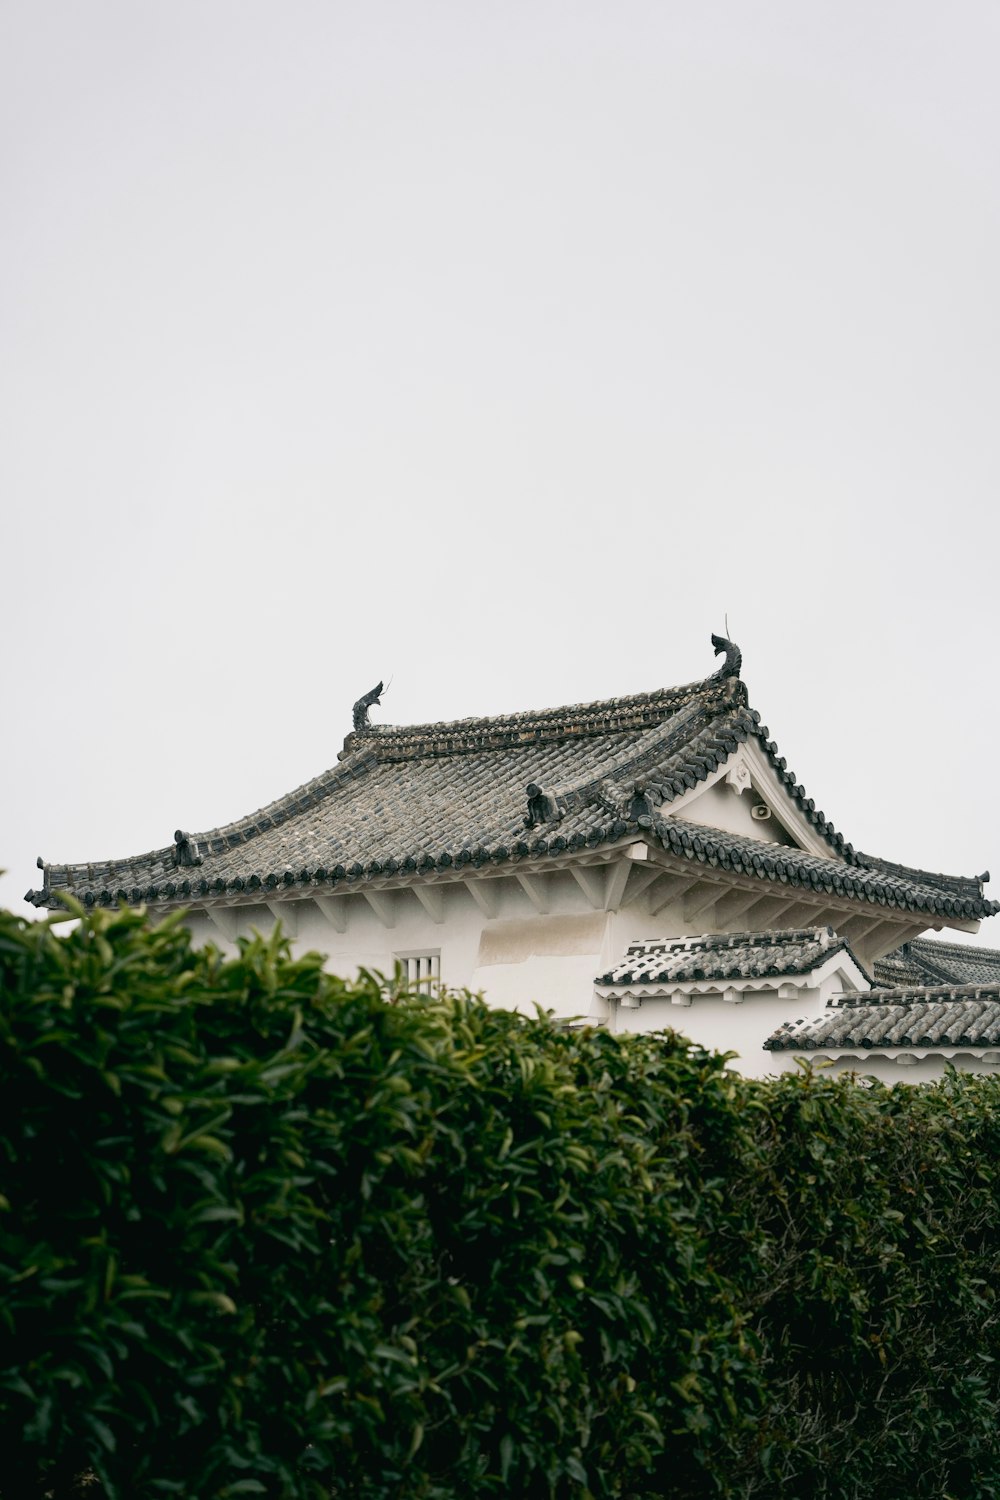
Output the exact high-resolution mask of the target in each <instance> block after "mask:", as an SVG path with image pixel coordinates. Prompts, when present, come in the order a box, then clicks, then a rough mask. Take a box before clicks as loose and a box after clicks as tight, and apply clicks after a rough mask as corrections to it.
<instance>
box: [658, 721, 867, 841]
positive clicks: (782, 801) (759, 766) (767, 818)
mask: <svg viewBox="0 0 1000 1500" xmlns="http://www.w3.org/2000/svg"><path fill="white" fill-rule="evenodd" d="M661 812H662V816H663V817H665V818H668V819H669V818H682V819H683V820H684V821H685V822H688V823H700V824H702V826H703V827H705V828H715V829H718V830H720V831H721V832H723V833H735V834H739V835H740V836H741V837H743V838H752V839H756V840H757V841H758V843H761V844H783V845H785V846H786V847H788V848H792V849H801V850H803V851H804V852H805V853H807V854H817V855H820V856H821V857H822V858H824V859H831V858H833V859H838V860H843V855H842V854H841V853H840V851H839V850H835V849H832V848H831V846H830V845H829V844H828V843H827V842H826V840H825V839H824V838H822V837H821V835H820V834H819V833H817V831H816V829H815V828H814V827H813V825H812V824H811V823H810V822H809V821H808V819H807V818H806V817H805V816H804V814H803V812H802V809H801V808H800V807H799V806H798V804H797V803H796V802H795V800H794V799H793V798H792V797H791V796H790V795H789V792H788V789H787V787H786V786H785V785H784V783H783V782H782V780H781V778H780V777H779V776H778V774H777V772H776V771H775V769H774V767H773V766H772V765H771V763H770V761H769V760H768V758H767V757H766V756H765V755H764V753H763V752H762V750H761V749H760V747H759V746H758V745H757V744H756V742H755V741H753V740H748V741H746V742H745V743H743V744H741V745H739V746H738V747H737V749H736V750H735V751H734V752H733V754H732V755H730V756H729V758H728V759H727V760H725V761H723V763H722V764H721V765H720V766H718V767H717V769H716V770H715V771H714V772H713V773H712V775H710V776H708V777H707V778H706V779H705V781H703V782H701V783H699V785H698V786H696V787H693V788H692V789H691V790H690V791H689V792H687V793H686V794H685V795H684V796H683V797H678V798H676V799H675V800H674V801H673V802H671V803H669V804H667V805H665V806H664V807H663V808H662V809H661ZM845 862H846V861H845Z"/></svg>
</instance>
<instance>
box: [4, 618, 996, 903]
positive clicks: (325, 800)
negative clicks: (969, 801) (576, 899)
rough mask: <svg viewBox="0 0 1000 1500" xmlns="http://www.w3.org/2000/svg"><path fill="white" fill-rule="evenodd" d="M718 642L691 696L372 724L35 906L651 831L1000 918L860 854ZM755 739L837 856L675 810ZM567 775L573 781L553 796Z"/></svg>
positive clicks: (718, 860) (67, 869)
mask: <svg viewBox="0 0 1000 1500" xmlns="http://www.w3.org/2000/svg"><path fill="white" fill-rule="evenodd" d="M713 643H715V644H716V647H717V650H719V651H722V650H723V649H725V650H726V664H725V665H724V666H723V667H722V668H720V669H719V671H718V672H716V673H714V674H713V675H712V676H711V677H709V678H706V679H705V680H704V681H702V682H698V683H691V684H689V685H687V686H684V687H679V688H667V689H660V690H658V691H655V692H650V693H640V694H637V695H635V696H633V697H627V698H616V699H610V700H607V701H604V702H599V703H590V704H580V705H572V706H570V707H568V708H562V709H549V710H545V711H542V712H527V713H522V714H514V715H509V716H505V717H500V718H486V719H466V720H459V721H456V722H453V723H443V724H429V725H419V726H372V725H369V724H367V723H364V724H363V725H362V727H361V728H359V729H356V730H355V732H354V733H352V734H350V735H349V736H348V738H347V740H346V742H345V747H344V751H343V752H342V756H341V759H340V761H339V763H338V764H337V765H336V766H334V767H333V768H331V769H330V770H328V771H326V772H324V773H323V774H322V775H321V776H319V777H317V778H315V779H314V780H313V781H311V782H308V783H307V784H306V785H304V786H302V787H300V788H298V789H297V790H296V791H294V792H291V793H289V794H288V795H287V796H285V797H283V798H280V799H279V800H278V801H277V802H274V803H271V804H270V805H269V806H268V807H265V808H263V809H261V810H260V811H259V812H256V813H254V814H251V815H250V816H249V817H247V818H243V819H241V820H238V821H237V822H235V823H232V824H229V825H227V826H226V827H223V828H217V829H213V830H211V831H210V832H208V833H205V834H200V835H192V834H186V833H183V832H182V831H180V830H178V832H177V833H176V835H175V840H174V843H173V844H172V845H168V846H167V847H165V848H163V849H159V850H154V851H152V852H151V853H149V854H144V855H139V856H134V857H131V858H128V859H124V860H120V861H105V862H101V863H96V864H82V865H54V864H52V865H49V864H45V862H44V861H42V860H39V866H40V867H41V868H42V869H43V870H44V872H45V882H44V887H43V889H41V890H38V891H35V890H31V891H28V892H27V895H26V900H28V901H29V902H31V903H32V904H34V905H36V906H53V905H57V904H58V903H59V900H60V894H61V892H63V891H65V892H68V893H70V894H72V895H74V896H75V897H76V898H77V899H79V900H81V901H83V903H84V904H85V905H88V906H92V905H103V906H111V905H114V904H116V903H117V902H119V901H130V902H133V903H138V902H151V903H154V904H168V903H179V902H184V901H189V900H191V901H198V900H199V899H202V900H213V901H217V900H223V901H236V902H239V901H241V900H243V901H245V900H247V899H248V898H250V899H252V898H253V896H254V894H255V893H258V892H259V893H260V898H261V899H266V898H267V896H268V894H269V893H275V892H277V893H281V892H286V891H287V892H288V893H289V894H290V893H291V892H292V891H293V890H294V891H295V892H296V894H297V893H298V891H299V890H302V889H308V888H312V887H318V888H321V889H325V890H329V889H332V888H338V887H340V888H347V889H350V888H352V887H353V888H356V887H357V886H358V885H359V884H360V883H361V882H364V881H369V880H378V881H380V882H384V881H386V880H387V879H388V880H390V881H392V880H406V879H409V878H413V877H417V878H419V877H421V876H424V877H426V876H429V875H440V874H442V873H448V872H452V871H453V872H456V873H459V872H462V871H465V870H468V871H470V872H471V871H473V870H478V869H482V868H484V867H486V866H491V867H494V868H495V867H502V866H503V865H504V864H506V863H508V862H518V861H521V860H532V861H535V860H539V859H542V858H545V857H547V856H560V855H566V854H572V853H574V852H580V851H585V850H594V849H598V848H600V847H601V846H603V845H608V844H614V843H617V842H620V841H623V840H627V839H630V838H635V837H639V838H643V837H645V838H647V839H650V838H652V839H655V840H656V841H657V842H658V843H659V844H660V845H661V847H662V848H663V849H664V850H666V851H667V852H668V853H670V854H671V855H674V856H675V857H678V858H681V859H684V860H690V861H692V862H698V863H701V864H703V865H706V866H709V867H713V868H718V869H722V870H729V871H732V872H733V873H735V874H738V875H742V876H751V877H754V878H758V879H763V880H767V881H771V882H780V883H782V884H792V885H796V886H801V887H807V888H813V889H816V890H821V891H824V892H825V893H827V894H831V895H839V896H844V897H847V898H848V899H855V900H862V901H866V902H869V903H872V904H877V905H881V906H887V907H895V908H901V909H904V910H910V911H916V912H921V913H926V914H927V915H929V916H945V917H958V918H959V919H962V918H966V919H975V918H981V917H986V916H991V915H993V914H994V913H995V912H997V911H1000V903H997V902H994V901H990V900H988V899H987V898H986V897H985V896H984V893H983V882H984V881H985V880H987V879H988V878H989V876H988V873H987V874H984V875H982V876H977V877H971V878H966V877H961V876H948V875H938V874H932V873H930V872H928V871H923V870H917V869H912V868H909V867H907V866H903V865H898V864H893V863H891V862H890V861H888V860H882V859H878V858H876V857H874V856H871V855H866V854H862V853H861V852H859V851H858V850H855V849H854V848H853V846H852V845H851V844H849V843H847V842H846V841H845V839H844V838H843V836H842V835H841V834H840V833H838V832H837V830H836V829H835V828H834V827H833V825H832V824H831V823H830V822H829V820H828V819H827V818H826V816H825V814H824V813H823V812H822V811H820V810H818V809H817V808H816V804H815V802H814V801H813V799H812V798H810V797H807V796H806V793H805V789H804V787H802V786H801V785H800V784H799V783H798V782H797V781H796V780H795V777H794V776H793V775H792V773H791V772H790V771H789V770H788V767H787V764H786V762H785V760H784V758H783V757H781V756H780V755H779V754H778V749H777V746H776V744H775V743H774V741H773V740H771V739H770V738H769V731H768V729H767V728H766V726H764V725H762V724H761V720H760V715H759V714H758V713H757V712H756V711H755V710H753V709H751V708H750V707H749V706H748V704H747V701H746V689H745V687H744V685H743V683H742V682H741V681H740V680H739V677H738V675H736V674H738V671H739V659H740V658H739V652H738V651H737V649H736V648H735V647H733V646H731V645H730V643H729V642H725V641H722V640H721V639H720V638H718V637H713ZM734 667H735V673H734V671H733V668H734ZM369 696H370V695H369ZM362 701H365V700H362ZM356 718H357V716H356ZM751 738H752V739H753V740H754V741H756V742H757V744H758V745H759V746H760V747H761V749H762V750H763V752H764V754H765V755H766V757H767V758H768V760H769V761H770V763H771V765H772V767H773V769H774V771H775V773H776V774H777V776H778V777H779V778H780V780H781V782H782V783H783V784H784V786H785V787H786V789H787V792H788V794H789V796H790V797H791V798H792V799H793V801H794V802H795V803H796V804H797V806H798V808H799V810H800V812H801V813H802V815H803V816H804V817H805V818H806V819H807V820H808V821H809V823H810V824H811V825H812V827H813V828H814V829H815V830H816V832H817V833H818V834H819V835H820V836H821V837H822V838H823V840H824V842H825V843H827V844H828V845H829V847H830V851H831V856H832V857H825V856H821V855H814V854H809V853H806V852H804V851H802V850H800V849H793V848H790V847H788V846H786V845H782V844H765V843H761V842H759V841H758V840H755V839H752V838H748V837H745V836H741V835H737V834H730V833H725V832H722V831H718V830H714V829H708V828H705V827H704V826H702V825H701V824H697V823H688V822H685V821H684V820H683V819H680V818H677V817H667V816H663V815H662V812H661V809H662V808H663V807H665V806H667V805H668V804H669V803H670V802H672V801H674V800H675V799H676V798H678V797H680V796H683V795H684V794H685V793H686V792H687V791H689V790H691V789H693V788H694V787H695V786H697V785H698V783H699V782H702V781H704V780H706V778H707V777H708V776H710V775H711V774H713V772H715V771H716V770H717V769H718V768H719V767H720V766H721V765H722V764H723V763H724V762H725V761H726V760H728V759H729V757H730V756H731V755H732V754H733V753H734V751H735V750H736V749H737V747H738V746H739V745H740V744H741V743H743V742H745V741H747V740H748V739H751ZM490 752H497V753H490ZM500 752H506V753H500ZM553 772H557V773H559V774H560V775H562V776H563V777H566V776H567V775H568V779H563V780H562V781H561V782H559V783H557V784H555V785H551V784H547V783H548V782H549V778H550V776H551V774H552V773H553ZM529 778H530V779H529ZM361 793H363V795H361V796H359V794H361ZM428 809H432V813H429V812H428ZM539 825H547V826H546V827H545V831H544V832H541V831H539ZM435 845H436V847H435ZM255 846H256V852H255ZM393 849H394V850H395V851H397V852H393ZM324 853H325V854H326V857H325V858H324ZM199 868H200V869H201V873H196V871H198V870H199Z"/></svg>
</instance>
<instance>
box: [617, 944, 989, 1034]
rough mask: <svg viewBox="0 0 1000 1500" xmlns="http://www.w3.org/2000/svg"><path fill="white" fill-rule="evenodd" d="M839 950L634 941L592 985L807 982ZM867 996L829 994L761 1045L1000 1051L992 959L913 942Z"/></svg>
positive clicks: (955, 947)
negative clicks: (816, 1010)
mask: <svg viewBox="0 0 1000 1500" xmlns="http://www.w3.org/2000/svg"><path fill="white" fill-rule="evenodd" d="M839 951H845V952H846V953H848V954H849V955H850V957H851V958H852V959H853V960H854V962H855V964H857V966H858V968H859V969H861V971H862V973H864V972H865V970H864V966H863V965H862V964H861V963H860V961H859V960H858V958H857V956H856V955H855V954H854V953H853V951H852V949H851V945H850V943H849V942H848V941H847V939H845V938H841V937H839V936H838V935H837V934H836V933H835V932H834V931H833V929H832V928H831V927H808V928H799V929H796V930H794V931H783V932H753V933H720V934H709V935H706V936H700V937H689V938H677V939H664V940H660V941H656V942H639V943H633V944H632V945H631V946H630V948H629V950H628V952H627V953H626V955H625V957H624V959H622V961H621V962H620V963H619V964H617V965H616V966H615V967H614V968H613V969H611V970H609V971H608V972H607V973H606V974H602V975H601V976H600V977H599V978H598V980H597V984H598V985H600V986H601V987H603V988H607V989H609V990H611V991H613V990H614V989H616V988H627V987H628V986H629V985H630V984H632V985H656V984H664V985H670V984H681V983H684V982H690V981H706V982H709V983H711V982H717V983H719V984H720V985H721V984H724V983H725V982H726V981H729V980H734V979H761V980H766V979H769V978H773V979H775V980H777V979H779V977H784V976H793V975H802V974H808V973H810V972H811V971H812V970H813V969H815V968H816V967H817V966H818V965H819V964H820V963H821V962H823V961H824V960H825V959H827V958H829V957H831V956H832V955H833V954H835V953H837V952H839ZM868 977H869V978H871V979H872V980H873V981H874V984H873V988H872V989H870V990H867V991H858V992H854V993H848V994H844V995H839V996H837V997H836V998H835V999H834V1000H832V1001H831V1002H829V1004H828V1006H827V1009H826V1010H825V1012H824V1013H823V1014H822V1015H821V1016H819V1017H817V1018H816V1019H813V1020H801V1021H787V1022H785V1023H784V1024H783V1025H782V1026H780V1027H778V1029H777V1030H776V1031H775V1032H773V1033H772V1035H771V1036H769V1037H768V1038H767V1040H766V1041H765V1042H764V1044H763V1045H764V1047H765V1049H767V1050H768V1051H772V1052H781V1051H788V1052H802V1051H806V1052H808V1051H811V1050H813V1049H815V1048H822V1047H827V1048H833V1049H838V1050H839V1049H843V1048H850V1047H853V1048H860V1049H861V1050H863V1051H870V1050H871V1049H873V1048H880V1049H881V1048H886V1047H919V1048H927V1047H934V1048H940V1047H949V1048H961V1047H975V1048H986V1047H996V1046H998V1045H1000V951H997V950H995V949H989V948H976V947H964V946H962V945H961V944H957V943H942V942H936V941H933V940H929V939H915V940H913V941H912V942H909V943H905V944H904V945H903V946H902V947H901V948H898V949H896V951H895V952H894V953H890V954H888V955H887V956H886V957H885V958H884V959H879V960H877V961H876V963H875V966H874V974H873V975H870V976H868Z"/></svg>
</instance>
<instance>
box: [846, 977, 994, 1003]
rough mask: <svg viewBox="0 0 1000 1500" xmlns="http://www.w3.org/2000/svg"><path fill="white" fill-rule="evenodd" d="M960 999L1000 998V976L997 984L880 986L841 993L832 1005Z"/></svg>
mask: <svg viewBox="0 0 1000 1500" xmlns="http://www.w3.org/2000/svg"><path fill="white" fill-rule="evenodd" d="M953 1000H955V1001H957V1000H996V1001H998V1002H1000V980H998V981H997V983H996V984H907V985H899V986H894V987H892V988H882V987H881V986H876V987H875V988H873V989H870V990H868V991H866V992H865V993H864V994H861V993H860V992H859V993H858V994H850V995H838V996H837V997H836V998H835V999H833V1000H831V1001H830V1002H829V1006H828V1008H830V1009H836V1010H852V1009H855V1008H856V1007H857V1006H859V1005H897V1006H900V1005H901V1006H909V1005H922V1004H924V1003H927V1002H934V1003H942V1002H944V1001H953Z"/></svg>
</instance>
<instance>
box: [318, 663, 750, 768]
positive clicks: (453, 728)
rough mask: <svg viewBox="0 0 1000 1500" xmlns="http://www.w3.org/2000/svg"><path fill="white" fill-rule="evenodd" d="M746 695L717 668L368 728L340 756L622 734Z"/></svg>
mask: <svg viewBox="0 0 1000 1500" xmlns="http://www.w3.org/2000/svg"><path fill="white" fill-rule="evenodd" d="M745 696H746V694H745V689H744V688H743V684H742V683H741V682H740V681H739V679H738V678H734V677H732V676H724V675H722V672H721V670H720V672H714V673H713V674H712V676H711V677H706V678H704V679H703V680H702V681H701V682H689V683H685V684H684V685H683V686H682V687H672V688H654V689H653V690H652V691H650V692H645V693H632V694H630V695H627V696H625V697H622V698H601V699H597V700H595V701H594V702H592V703H569V704H565V705H563V706H562V707H559V708H542V709H523V710H521V711H519V712H517V713H512V714H496V715H490V716H488V717H477V718H469V719H451V720H440V721H437V722H432V723H428V724H372V725H369V726H367V727H365V728H364V729H361V730H357V731H356V732H354V733H353V734H349V735H348V736H347V739H346V740H345V741H344V751H343V752H342V754H345V753H349V752H354V751H357V750H358V749H359V748H360V747H362V746H364V747H365V748H369V747H371V748H373V749H374V750H375V752H376V754H377V755H378V757H379V759H380V760H382V761H387V760H409V759H415V758H418V757H420V756H422V755H456V754H462V753H463V752H466V753H468V752H473V753H475V752H476V751H479V750H501V749H506V748H508V747H511V746H516V745H524V744H528V743H531V742H538V741H543V740H558V739H562V738H566V739H570V738H573V739H575V738H579V737H581V736H586V735H600V734H615V733H624V732H626V731H627V730H629V729H637V728H651V727H652V726H653V725H655V724H659V723H662V722H663V720H664V719H667V718H670V717H672V716H673V715H674V714H676V713H678V712H679V711H680V710H681V709H682V708H684V707H685V706H686V705H687V704H689V703H692V702H694V701H696V700H697V701H701V702H703V703H704V704H705V705H706V706H709V705H711V706H717V707H720V708H721V707H723V706H724V705H729V706H732V705H733V704H734V703H736V702H740V701H745Z"/></svg>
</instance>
